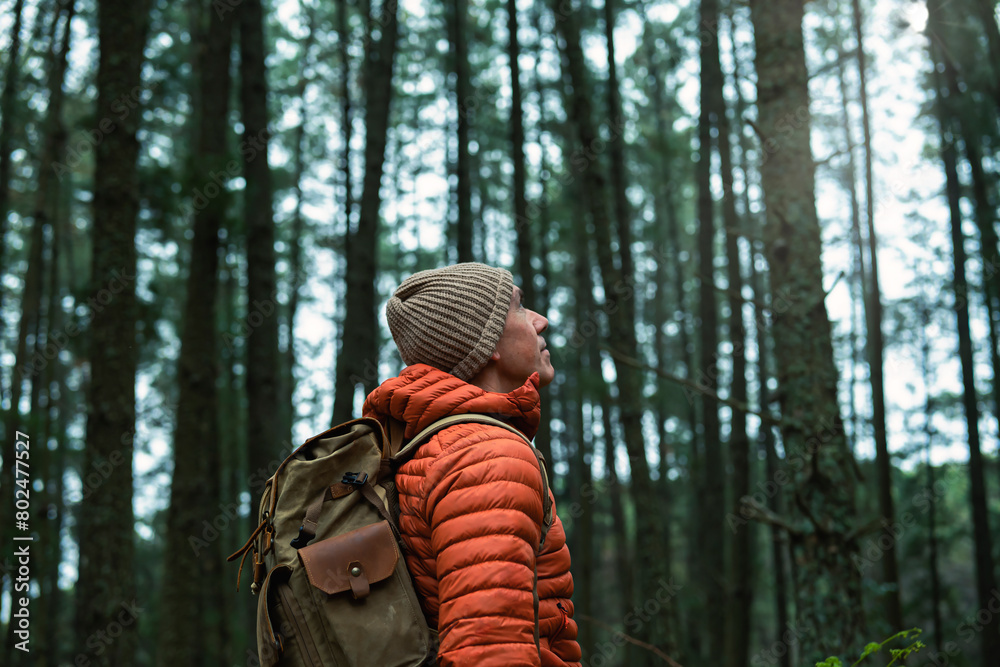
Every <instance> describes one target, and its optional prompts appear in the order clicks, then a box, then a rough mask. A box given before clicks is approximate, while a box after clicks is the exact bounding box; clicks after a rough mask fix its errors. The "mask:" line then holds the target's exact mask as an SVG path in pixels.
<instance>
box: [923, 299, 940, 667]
mask: <svg viewBox="0 0 1000 667" xmlns="http://www.w3.org/2000/svg"><path fill="white" fill-rule="evenodd" d="M921 315H922V317H921V322H920V327H921V328H920V371H921V377H922V378H923V381H924V392H925V393H926V399H925V401H924V437H925V438H926V439H927V449H926V454H925V457H924V462H925V465H926V466H927V487H926V493H927V572H928V574H929V575H930V579H931V617H932V618H933V619H934V647H935V649H936V650H937V653H938V655H940V654H941V644H942V641H943V639H942V636H941V630H942V628H943V627H944V624H943V623H942V621H941V574H940V572H939V570H938V543H937V492H936V491H935V488H934V487H935V484H936V482H935V481H934V462H933V461H932V460H931V449H932V446H933V441H934V426H933V423H932V420H933V418H934V403H933V401H932V399H931V394H930V388H931V368H930V357H931V349H930V348H931V345H930V338H929V337H928V335H927V329H928V327H929V326H930V313H929V312H928V311H927V309H926V307H925V308H923V309H922V312H921Z"/></svg>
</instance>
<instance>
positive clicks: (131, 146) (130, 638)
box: [67, 0, 148, 667]
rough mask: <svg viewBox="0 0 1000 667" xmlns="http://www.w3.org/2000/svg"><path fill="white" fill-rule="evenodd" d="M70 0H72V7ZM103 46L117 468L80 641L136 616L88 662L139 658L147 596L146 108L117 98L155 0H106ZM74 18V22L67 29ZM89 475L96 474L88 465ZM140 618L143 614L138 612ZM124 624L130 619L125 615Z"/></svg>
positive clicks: (131, 73)
mask: <svg viewBox="0 0 1000 667" xmlns="http://www.w3.org/2000/svg"><path fill="white" fill-rule="evenodd" d="M74 4H75V3H74V2H73V0H70V2H69V11H70V13H72V11H73V6H74ZM97 11H98V19H97V20H98V33H99V40H100V56H99V64H98V70H97V114H96V117H98V118H110V119H115V120H114V121H112V122H114V123H115V126H116V127H115V130H114V131H110V132H107V133H106V134H105V137H104V140H103V141H102V142H101V143H100V144H99V145H98V146H97V147H96V149H95V158H94V217H93V222H92V225H93V226H92V228H91V229H92V231H91V235H92V243H91V246H92V248H93V259H92V263H91V289H90V292H91V294H93V295H94V296H93V297H92V299H91V301H90V306H91V317H92V320H91V324H90V373H91V377H90V385H89V391H88V397H87V404H88V410H87V441H86V449H85V451H84V464H83V470H84V471H87V472H88V473H89V472H90V471H93V470H101V466H107V467H110V468H111V469H112V472H111V473H110V475H109V476H107V478H106V479H102V480H101V482H100V483H98V484H96V485H94V486H89V481H88V486H87V487H86V488H87V491H90V493H89V495H88V494H87V493H86V492H85V493H84V498H83V501H82V503H81V507H80V511H78V512H77V513H76V516H77V521H78V524H77V535H78V536H79V537H80V539H79V540H78V542H79V548H80V560H79V577H78V579H77V582H76V589H75V597H76V631H77V632H76V636H77V645H79V646H84V645H85V642H86V640H87V638H88V637H91V638H92V637H93V636H95V633H101V632H104V631H106V630H107V628H108V623H109V622H111V621H112V620H114V619H117V618H120V617H121V615H122V614H128V617H129V618H130V619H131V620H132V621H133V625H132V627H126V628H125V630H124V632H123V633H122V636H121V637H119V638H117V639H116V640H115V641H114V643H112V644H110V645H108V646H107V647H106V648H107V650H106V651H104V652H103V653H101V654H100V655H94V656H93V658H92V661H91V664H96V665H102V666H107V667H111V666H112V665H127V664H133V662H134V658H135V650H136V648H137V644H138V634H137V633H136V631H135V626H134V621H135V620H136V619H137V615H138V614H139V610H141V607H142V604H143V602H145V601H144V600H139V601H137V600H136V594H137V591H136V588H135V579H134V576H133V567H134V563H133V555H134V546H133V544H134V531H135V529H134V527H133V523H134V522H133V516H132V485H133V481H132V440H133V437H134V435H135V374H136V367H137V362H138V349H137V346H136V321H137V316H138V309H137V304H136V296H135V290H136V284H135V278H136V271H137V266H136V248H135V234H136V215H137V213H138V209H139V192H138V183H137V175H136V160H137V157H138V153H139V142H138V140H137V138H136V132H137V130H138V128H139V121H140V117H141V116H140V114H139V113H138V112H137V113H131V114H127V115H125V116H124V117H122V115H121V114H120V113H119V112H117V111H116V104H120V102H116V101H115V100H116V99H118V98H119V96H120V95H121V94H122V91H126V90H132V89H134V88H135V87H136V86H139V85H141V83H142V77H141V66H142V59H143V58H142V54H143V49H144V46H145V42H146V28H147V21H148V4H147V3H146V2H138V3H136V2H125V1H122V0H101V2H99V3H98V6H97ZM68 29H69V26H68V25H67V30H68ZM87 479H88V480H89V479H90V477H89V475H88V478H87ZM138 621H139V622H143V620H142V618H141V616H138ZM123 625H124V623H123Z"/></svg>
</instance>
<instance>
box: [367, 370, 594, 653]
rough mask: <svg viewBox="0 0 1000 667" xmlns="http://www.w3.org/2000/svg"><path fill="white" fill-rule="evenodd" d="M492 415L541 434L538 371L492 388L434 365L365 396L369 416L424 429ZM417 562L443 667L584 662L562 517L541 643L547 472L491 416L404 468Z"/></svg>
mask: <svg viewBox="0 0 1000 667" xmlns="http://www.w3.org/2000/svg"><path fill="white" fill-rule="evenodd" d="M465 413H484V414H490V415H491V416H493V417H497V418H499V419H502V420H504V421H507V422H508V423H510V424H511V425H513V426H514V427H516V428H517V429H518V430H520V431H521V432H522V433H524V434H525V435H526V436H528V437H529V438H532V437H534V435H535V432H536V431H537V430H538V420H539V415H540V405H539V397H538V374H537V373H535V374H533V375H532V376H531V377H530V378H528V380H527V381H526V382H525V383H524V385H523V386H521V387H518V388H517V389H515V390H514V391H512V392H510V393H509V394H499V393H492V392H487V391H484V390H482V389H480V388H479V387H476V386H474V385H471V384H468V383H467V382H463V381H462V380H460V379H458V378H456V377H455V376H453V375H450V374H448V373H445V372H443V371H440V370H438V369H436V368H433V367H431V366H427V365H424V364H415V365H413V366H410V367H408V368H406V369H405V370H404V371H403V372H402V374H400V376H399V377H396V378H392V379H390V380H387V381H385V382H384V383H382V385H381V386H380V387H378V388H377V389H375V390H374V391H373V392H372V393H371V394H369V395H368V398H367V399H366V400H365V405H364V415H365V416H366V417H375V418H376V419H379V420H380V421H382V422H383V424H385V423H386V422H387V420H388V417H389V416H392V417H394V418H396V419H398V420H400V421H403V422H405V423H406V431H405V433H404V437H405V438H412V437H413V436H414V435H416V434H417V433H418V432H419V431H420V430H422V429H423V428H425V427H426V426H429V425H430V424H431V423H433V422H435V421H437V420H438V419H441V418H442V417H447V416H449V415H455V414H465ZM396 487H397V490H398V491H399V507H400V529H401V532H402V535H403V541H404V542H405V543H406V546H407V555H406V564H407V566H408V567H409V570H410V573H411V575H412V576H413V579H414V583H415V584H416V589H417V593H418V594H419V596H420V598H421V603H422V605H423V608H424V613H425V614H426V616H427V621H428V623H430V625H431V627H432V628H433V627H437V629H438V632H439V633H440V642H441V643H440V648H439V650H438V665H440V666H441V667H459V666H462V667H471V666H473V665H475V666H476V667H501V666H502V667H511V666H513V665H539V664H540V665H541V667H564V666H568V665H577V664H579V661H580V646H579V644H577V641H576V631H577V628H576V623H575V622H574V621H573V603H572V602H571V601H570V596H571V595H572V594H573V577H572V575H571V574H570V571H569V565H570V560H569V549H568V548H567V546H566V533H565V531H564V530H563V526H562V522H561V521H559V518H558V517H556V519H555V522H554V523H553V525H552V527H551V528H550V529H549V532H548V535H547V537H546V539H545V546H544V548H543V550H542V553H541V554H539V555H538V556H537V563H536V565H537V568H538V597H539V609H538V617H539V640H540V648H541V663H539V651H538V649H537V648H536V647H535V639H534V604H533V597H532V592H531V589H532V579H533V577H534V574H533V571H532V564H533V562H534V561H535V560H536V554H535V550H536V548H537V546H538V542H539V540H540V537H541V522H542V502H541V488H542V482H541V476H540V474H539V470H538V462H537V460H536V458H535V455H534V453H533V452H532V451H531V449H530V448H529V447H528V445H527V444H526V443H525V442H524V441H523V440H521V439H520V438H518V437H517V436H516V435H514V434H513V433H511V432H509V431H507V430H506V429H503V428H500V427H498V426H490V425H487V424H457V425H455V426H451V427H449V428H446V429H444V430H443V431H440V432H439V433H437V434H436V435H434V436H433V437H431V438H430V440H428V441H427V442H426V443H424V444H423V445H421V446H420V448H419V449H418V451H417V453H416V454H415V456H414V457H413V459H411V460H410V461H408V462H407V463H406V464H404V465H403V466H402V467H401V468H400V470H399V472H398V473H397V474H396Z"/></svg>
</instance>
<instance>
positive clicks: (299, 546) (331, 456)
mask: <svg viewBox="0 0 1000 667" xmlns="http://www.w3.org/2000/svg"><path fill="white" fill-rule="evenodd" d="M468 422H476V423H483V424H492V425H494V426H499V427H501V428H505V429H507V430H509V431H512V432H513V433H516V434H517V435H518V436H520V437H521V438H522V439H524V440H525V442H527V443H528V445H529V446H531V449H532V451H533V452H534V453H535V455H536V457H538V463H539V469H540V470H541V473H542V474H541V476H542V491H543V493H542V501H543V502H542V505H543V516H544V520H543V525H542V533H541V540H540V542H539V545H538V552H539V553H540V552H541V549H542V546H543V545H544V543H545V536H546V533H547V532H548V529H549V527H550V526H551V524H552V521H553V516H552V502H551V497H550V495H549V485H548V479H547V475H546V470H545V463H544V458H543V457H542V456H541V454H540V453H539V452H538V450H536V449H535V448H534V446H532V445H531V441H530V440H528V439H527V438H526V437H525V436H524V435H523V434H522V433H521V432H520V431H518V430H517V429H516V428H514V427H513V426H511V425H509V424H506V423H504V422H502V421H500V420H498V419H495V418H493V417H489V416H487V415H480V414H464V415H453V416H451V417H445V418H444V419H441V420H439V421H437V422H435V423H434V424H431V425H430V426H428V427H427V428H425V429H424V430H423V431H421V432H420V433H418V434H417V435H416V436H415V437H414V438H413V439H411V440H410V441H409V442H407V443H405V445H404V443H403V437H402V432H403V428H404V426H405V425H404V424H403V423H402V422H395V421H394V422H392V423H390V426H389V431H390V433H389V434H388V435H387V434H386V432H385V431H384V430H383V428H382V425H381V424H380V423H379V422H378V421H377V420H375V419H371V418H362V419H355V420H353V421H349V422H345V423H343V424H340V425H339V426H335V427H333V428H331V429H329V430H328V431H325V432H323V433H320V434H319V435H316V436H313V437H312V438H310V439H309V440H307V441H306V442H305V444H303V445H302V446H301V447H299V448H298V449H296V450H295V451H294V452H292V454H291V455H289V456H288V458H286V459H285V460H284V461H283V462H282V463H281V465H280V466H278V469H277V471H275V473H274V475H273V476H272V477H271V478H270V479H269V480H268V481H267V483H266V485H265V487H264V492H263V495H262V497H261V501H260V509H259V513H258V526H257V528H256V530H254V531H253V533H252V534H251V536H250V539H248V540H247V543H246V544H245V545H244V546H243V547H242V548H241V549H240V550H238V551H237V552H236V553H234V554H233V555H231V556H230V557H229V559H228V560H230V561H232V560H234V559H236V558H240V559H241V560H240V570H239V572H240V574H241V573H242V571H243V564H244V562H245V561H246V559H247V557H248V556H250V557H252V563H253V585H252V586H251V591H252V592H253V593H254V594H255V595H257V596H258V600H257V652H258V657H259V660H260V664H261V667H320V666H323V667H327V666H333V667H417V666H426V665H433V664H434V663H435V659H436V654H437V633H436V632H435V631H433V630H432V629H431V628H429V627H428V625H427V621H426V619H425V618H424V615H423V612H422V611H421V609H420V603H419V600H418V598H417V594H416V591H415V589H414V587H413V581H412V579H411V578H410V574H409V572H408V571H407V569H406V561H405V558H404V557H403V554H404V552H405V545H404V543H403V541H402V539H401V537H400V534H399V524H398V515H399V501H398V495H397V492H396V486H395V481H394V476H395V473H396V470H398V469H399V467H400V466H401V465H402V464H403V463H405V462H406V461H408V460H409V459H410V458H412V456H413V454H414V453H415V452H416V450H417V448H418V447H419V446H420V445H421V444H423V443H424V442H426V441H427V439H429V438H430V437H431V436H432V435H434V434H435V433H437V432H438V431H440V430H442V429H445V428H447V427H449V426H452V425H454V424H460V423H468ZM240 574H237V584H236V589H237V590H239V578H240ZM537 583H538V572H537V569H536V571H535V581H534V586H533V589H534V591H533V592H534V606H535V644H536V646H537V645H538V644H539V637H538V586H537ZM539 655H540V654H539Z"/></svg>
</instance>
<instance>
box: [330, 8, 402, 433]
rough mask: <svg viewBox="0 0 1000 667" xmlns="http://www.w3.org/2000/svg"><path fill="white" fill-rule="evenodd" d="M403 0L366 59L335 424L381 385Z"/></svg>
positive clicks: (385, 12) (386, 16) (385, 16)
mask: <svg viewBox="0 0 1000 667" xmlns="http://www.w3.org/2000/svg"><path fill="white" fill-rule="evenodd" d="M397 4H398V2H397V0H386V2H385V4H384V5H383V7H382V14H381V16H380V18H379V24H380V32H381V33H382V34H381V38H380V39H379V41H378V43H377V44H371V43H370V44H369V48H368V49H367V51H366V59H365V60H366V61H365V78H364V79H365V90H366V99H367V105H366V106H367V118H366V123H365V125H366V127H367V134H366V139H365V177H364V185H363V186H362V192H361V211H360V219H359V224H358V231H357V232H356V233H355V234H354V235H353V237H352V238H351V252H350V253H349V254H348V257H347V312H346V316H345V318H344V326H343V328H342V331H341V340H342V342H341V347H340V355H339V356H338V357H337V378H336V387H335V392H336V393H335V396H334V406H333V423H334V424H339V423H340V422H344V421H347V420H349V419H350V418H351V415H352V414H353V412H354V391H355V387H356V386H357V385H358V384H362V385H363V386H364V389H365V393H366V394H367V393H368V392H369V391H371V390H372V389H374V388H375V386H376V384H377V382H378V320H377V316H376V313H375V307H376V299H375V276H376V255H377V251H378V236H379V235H378V229H379V226H380V216H379V208H380V206H381V203H382V199H381V197H380V196H379V186H380V185H381V182H382V173H383V170H384V166H385V165H384V160H385V145H386V139H387V136H388V130H389V105H390V100H391V97H392V65H393V60H394V57H395V53H396V38H397V31H398V21H397V18H396V12H397Z"/></svg>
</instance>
